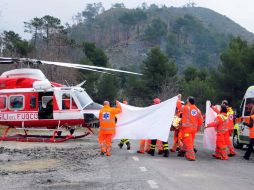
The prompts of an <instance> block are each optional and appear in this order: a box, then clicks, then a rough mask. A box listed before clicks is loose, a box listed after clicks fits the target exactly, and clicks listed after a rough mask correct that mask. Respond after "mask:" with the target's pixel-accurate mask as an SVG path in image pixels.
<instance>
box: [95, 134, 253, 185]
mask: <svg viewBox="0 0 254 190" xmlns="http://www.w3.org/2000/svg"><path fill="white" fill-rule="evenodd" d="M202 138H203V135H201V134H199V135H197V138H196V147H197V148H198V152H197V160H196V161H187V160H186V159H185V158H180V157H177V156H176V153H171V154H170V156H169V158H164V157H162V156H161V155H156V156H154V157H152V156H150V155H148V154H145V155H140V154H137V153H136V150H137V148H138V142H137V141H132V150H131V151H127V150H125V149H122V150H119V148H117V142H115V143H114V149H113V151H112V154H113V155H112V156H111V157H110V158H107V157H104V158H99V160H100V162H101V164H100V165H101V167H100V168H103V169H102V170H101V171H99V172H98V174H99V173H100V172H101V173H105V174H106V175H105V178H104V179H103V178H100V181H102V182H103V183H104V184H105V187H106V186H107V187H108V188H109V189H179V190H181V189H183V190H193V189H195V190H199V189H200V190H205V189H207V190H208V189H209V190H210V189H211V190H213V189H214V190H218V189H220V190H224V189H225V190H227V189H228V190H239V189H253V187H254V156H252V159H251V160H250V161H246V160H243V159H242V155H243V154H244V152H245V151H244V150H237V156H235V157H232V158H230V159H229V160H228V161H223V160H217V159H214V158H213V157H212V156H211V155H212V152H210V151H207V150H205V149H203V148H202ZM170 142H171V139H170ZM124 148H125V147H124Z"/></svg>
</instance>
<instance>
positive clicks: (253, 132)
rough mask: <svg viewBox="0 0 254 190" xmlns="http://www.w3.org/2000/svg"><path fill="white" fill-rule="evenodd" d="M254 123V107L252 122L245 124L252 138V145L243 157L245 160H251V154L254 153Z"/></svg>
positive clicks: (253, 108)
mask: <svg viewBox="0 0 254 190" xmlns="http://www.w3.org/2000/svg"><path fill="white" fill-rule="evenodd" d="M253 121H254V107H252V109H251V112H250V122H249V123H246V122H244V123H243V124H244V125H246V126H248V127H249V138H250V143H249V145H248V149H247V151H246V152H245V154H244V156H243V158H244V159H245V160H249V159H250V155H251V152H253V146H254V122H253Z"/></svg>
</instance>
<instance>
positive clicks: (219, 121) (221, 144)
mask: <svg viewBox="0 0 254 190" xmlns="http://www.w3.org/2000/svg"><path fill="white" fill-rule="evenodd" d="M207 127H214V128H215V130H216V132H217V138H216V150H215V154H214V156H215V157H216V158H218V159H221V160H227V159H228V155H227V147H226V143H225V132H226V131H227V114H226V113H222V114H218V116H217V117H216V118H215V120H214V122H212V123H209V124H208V125H207Z"/></svg>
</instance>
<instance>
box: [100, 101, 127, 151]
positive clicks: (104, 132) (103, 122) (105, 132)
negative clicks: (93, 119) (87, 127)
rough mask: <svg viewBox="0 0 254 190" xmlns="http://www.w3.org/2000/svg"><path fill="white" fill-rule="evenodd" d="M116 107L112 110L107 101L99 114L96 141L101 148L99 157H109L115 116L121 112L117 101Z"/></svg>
mask: <svg viewBox="0 0 254 190" xmlns="http://www.w3.org/2000/svg"><path fill="white" fill-rule="evenodd" d="M116 105H117V107H116V108H112V107H110V104H109V102H108V101H104V103H103V108H102V109H101V110H100V113H99V121H100V127H99V135H98V139H99V144H100V147H101V155H104V154H105V153H106V155H107V156H110V155H111V153H110V151H111V145H112V138H113V136H114V135H115V127H116V123H115V119H116V114H119V113H121V111H122V109H121V105H120V103H119V102H118V101H116Z"/></svg>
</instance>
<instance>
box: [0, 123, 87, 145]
mask: <svg viewBox="0 0 254 190" xmlns="http://www.w3.org/2000/svg"><path fill="white" fill-rule="evenodd" d="M10 129H11V127H8V128H7V129H6V130H5V132H4V134H3V135H2V137H0V141H16V142H46V143H61V142H64V141H67V140H70V139H78V138H82V137H86V136H88V135H90V134H91V132H90V131H89V132H86V133H85V134H83V135H78V136H75V135H71V134H70V135H66V136H58V135H57V132H58V131H57V130H56V131H54V133H53V135H52V136H50V135H28V134H27V131H25V134H24V135H23V134H15V135H13V136H7V133H8V131H9V130H10Z"/></svg>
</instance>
